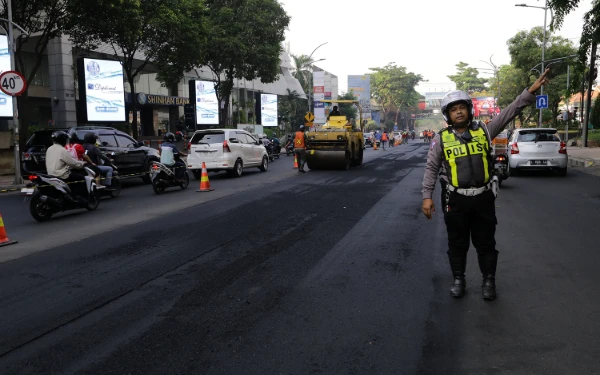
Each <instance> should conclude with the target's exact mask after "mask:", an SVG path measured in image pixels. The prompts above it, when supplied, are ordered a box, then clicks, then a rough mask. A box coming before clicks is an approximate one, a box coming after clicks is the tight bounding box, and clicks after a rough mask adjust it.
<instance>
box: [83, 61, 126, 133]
mask: <svg viewBox="0 0 600 375" xmlns="http://www.w3.org/2000/svg"><path fill="white" fill-rule="evenodd" d="M79 61H80V64H79V77H80V79H81V77H83V82H80V86H79V87H80V92H79V94H80V98H85V113H86V118H87V121H90V122H125V121H126V120H127V119H126V117H125V86H124V83H123V67H122V66H121V63H120V62H119V61H115V60H101V59H90V58H87V57H84V58H82V59H80V60H79ZM81 83H83V85H81ZM82 93H83V96H82V95H81V94H82Z"/></svg>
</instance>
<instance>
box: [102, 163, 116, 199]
mask: <svg viewBox="0 0 600 375" xmlns="http://www.w3.org/2000/svg"><path fill="white" fill-rule="evenodd" d="M110 166H111V167H112V169H113V173H112V178H111V180H110V186H106V185H102V186H98V192H99V194H100V196H101V197H111V198H117V197H118V196H119V195H120V194H121V178H120V177H119V172H118V171H117V169H118V168H117V167H116V166H115V165H114V164H113V163H110Z"/></svg>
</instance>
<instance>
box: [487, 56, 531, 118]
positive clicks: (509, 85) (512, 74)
mask: <svg viewBox="0 0 600 375" xmlns="http://www.w3.org/2000/svg"><path fill="white" fill-rule="evenodd" d="M498 75H499V76H500V98H499V100H498V106H499V107H500V108H504V107H506V106H508V105H509V104H510V103H512V102H513V101H514V100H515V98H516V97H517V96H519V95H521V93H522V92H523V90H524V89H525V88H526V87H527V86H528V82H529V80H530V77H529V75H528V74H526V73H525V72H524V71H523V70H521V69H519V68H517V67H515V66H514V65H512V64H508V65H501V66H499V67H498ZM490 91H491V92H494V93H497V92H498V81H497V80H493V81H491V84H490ZM533 114H534V108H533V107H531V108H530V110H529V111H527V112H520V113H519V115H518V118H519V121H520V122H521V124H525V123H526V122H528V121H529V119H530V118H531V117H532V116H533Z"/></svg>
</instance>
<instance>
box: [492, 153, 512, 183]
mask: <svg viewBox="0 0 600 375" xmlns="http://www.w3.org/2000/svg"><path fill="white" fill-rule="evenodd" d="M494 170H495V173H496V176H498V187H501V186H502V181H503V180H506V179H507V178H508V176H509V174H508V156H507V155H506V154H499V155H494Z"/></svg>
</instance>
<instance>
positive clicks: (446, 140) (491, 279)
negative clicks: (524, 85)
mask: <svg viewBox="0 0 600 375" xmlns="http://www.w3.org/2000/svg"><path fill="white" fill-rule="evenodd" d="M549 71H550V70H549V69H546V71H545V72H544V73H543V74H542V75H541V76H540V77H539V78H538V79H537V80H536V81H535V82H534V83H533V85H532V86H531V87H530V88H529V89H526V90H524V91H523V92H522V93H521V95H519V96H518V97H517V98H516V100H515V101H514V102H512V103H511V104H510V105H509V106H508V107H506V108H505V109H504V110H503V111H502V112H501V113H500V114H499V115H498V116H496V117H494V119H493V120H492V121H490V123H489V124H487V125H484V124H481V123H480V122H478V121H473V115H474V110H473V102H472V100H471V97H470V96H469V94H467V93H466V92H464V91H451V92H449V93H448V94H447V95H446V96H445V97H444V98H443V99H442V102H441V111H442V116H443V117H444V120H446V122H447V123H448V127H447V128H445V129H443V130H442V131H440V133H439V134H437V135H436V136H435V138H434V139H433V141H432V142H431V145H430V147H429V153H428V155H427V164H426V167H425V176H424V177H423V202H422V210H423V213H424V214H425V217H427V219H429V220H431V218H432V215H433V213H435V206H434V203H433V199H432V194H433V190H434V188H435V182H436V179H437V176H438V172H440V169H441V174H440V175H441V186H442V189H441V190H442V211H443V213H444V221H445V223H446V230H447V232H448V260H449V261H450V269H451V270H452V275H453V276H454V282H453V283H452V286H451V287H450V293H451V295H452V296H453V297H457V298H460V297H462V296H463V295H464V293H465V288H466V281H465V268H466V264H467V251H468V250H469V244H470V240H471V241H473V246H474V247H475V249H476V250H477V257H478V260H479V269H480V271H481V274H482V276H483V283H482V286H481V292H482V297H483V299H485V300H489V301H491V300H494V299H496V282H495V280H496V265H497V262H498V250H496V240H495V238H494V237H495V233H496V224H497V221H496V206H495V200H496V196H497V179H496V178H495V177H494V176H493V171H494V160H493V159H492V156H491V146H490V144H491V140H492V139H494V138H495V137H496V136H497V135H498V134H499V133H500V132H501V131H502V130H503V129H504V128H505V127H506V126H507V125H508V124H509V123H510V122H511V121H512V120H513V119H514V118H515V117H516V116H517V115H518V114H519V113H521V111H522V110H523V109H524V108H526V107H528V106H530V105H531V104H533V103H534V102H535V95H534V94H535V92H536V91H537V90H538V89H539V88H540V87H541V86H543V85H545V84H547V83H548V82H549V81H548V79H547V78H546V76H547V75H548V73H549Z"/></svg>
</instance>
